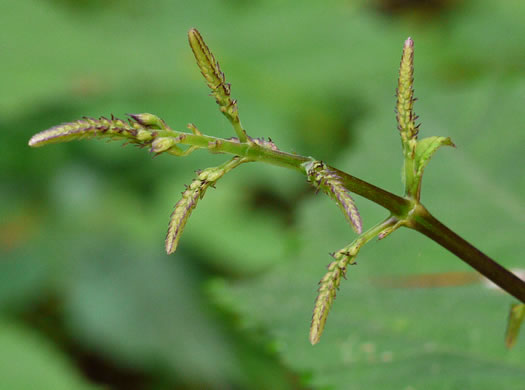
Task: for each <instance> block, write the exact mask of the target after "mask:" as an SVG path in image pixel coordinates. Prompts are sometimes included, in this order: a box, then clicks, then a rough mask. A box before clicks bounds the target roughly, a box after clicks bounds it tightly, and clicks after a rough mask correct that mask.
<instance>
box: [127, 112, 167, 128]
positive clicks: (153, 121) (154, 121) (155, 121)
mask: <svg viewBox="0 0 525 390" xmlns="http://www.w3.org/2000/svg"><path fill="white" fill-rule="evenodd" d="M128 115H129V116H130V117H132V118H133V119H134V120H135V121H136V122H138V123H140V124H141V125H142V126H145V127H150V128H153V129H160V130H166V129H167V127H168V126H167V125H166V122H164V121H163V120H162V119H160V118H159V117H158V116H156V115H153V114H149V113H143V114H128Z"/></svg>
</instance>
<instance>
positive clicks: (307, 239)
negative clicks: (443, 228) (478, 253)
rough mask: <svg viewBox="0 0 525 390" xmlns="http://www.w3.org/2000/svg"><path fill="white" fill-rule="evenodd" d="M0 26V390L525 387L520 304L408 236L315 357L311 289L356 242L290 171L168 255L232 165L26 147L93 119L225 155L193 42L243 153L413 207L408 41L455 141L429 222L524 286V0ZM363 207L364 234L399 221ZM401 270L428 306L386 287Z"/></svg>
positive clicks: (439, 123) (173, 4)
mask: <svg viewBox="0 0 525 390" xmlns="http://www.w3.org/2000/svg"><path fill="white" fill-rule="evenodd" d="M0 8H1V13H0V25H1V26H2V30H3V33H2V34H1V36H0V51H1V53H2V55H1V61H0V73H1V75H2V77H1V79H2V93H1V94H0V130H1V132H0V134H1V135H0V137H1V138H0V139H1V142H0V166H1V169H0V178H1V181H0V183H1V184H0V204H1V206H0V389H12V390H17V389H53V390H60V389H68V390H69V389H71V390H75V389H119V390H120V389H122V390H124V389H126V390H127V389H130V390H145V389H159V390H160V389H384V388H392V389H394V388H395V389H402V390H418V389H440V390H443V389H494V388H501V389H507V390H509V389H523V385H524V383H525V347H524V346H525V340H524V338H523V335H522V337H521V340H518V343H517V345H516V347H514V349H512V350H510V351H508V350H506V349H505V347H504V343H503V335H504V330H505V324H506V317H507V314H508V309H509V305H510V304H511V303H512V302H514V300H513V299H512V298H511V297H509V296H508V295H505V294H503V293H501V292H498V291H497V290H491V289H488V288H486V287H485V286H484V284H483V283H477V282H476V274H475V273H474V272H473V271H472V270H471V269H469V268H468V267H467V266H466V265H465V264H464V263H463V262H461V261H460V260H458V259H457V258H455V257H454V256H453V255H452V254H450V253H448V252H447V251H445V250H444V249H442V248H441V247H439V246H438V245H437V244H435V243H433V242H431V241H430V240H428V239H426V238H425V237H422V236H420V235H418V234H417V233H415V232H412V231H407V230H401V231H398V232H396V233H395V234H393V235H392V236H390V237H388V238H387V239H385V240H382V241H380V242H378V243H371V244H370V245H368V246H367V247H365V248H364V249H363V250H362V252H361V254H360V255H359V257H358V261H357V262H358V265H357V266H355V267H352V268H351V269H350V270H349V272H348V275H347V276H348V280H347V281H344V282H343V283H342V286H341V289H340V292H339V294H338V297H337V300H336V302H335V305H334V307H333V309H332V312H331V314H330V317H329V319H328V323H327V327H326V331H325V334H324V335H323V338H322V339H321V342H320V343H319V344H318V345H316V346H315V347H312V346H311V345H310V344H309V342H308V328H309V322H310V318H311V311H312V308H313V301H314V298H315V295H316V287H317V282H318V281H319V279H320V278H321V277H322V276H323V274H324V273H325V271H326V270H325V266H326V264H328V263H329V262H330V257H329V256H328V253H329V252H333V251H335V250H337V249H339V248H342V247H343V246H345V245H346V244H348V243H349V242H350V241H352V240H353V239H354V234H353V232H352V230H351V229H350V228H349V226H348V224H347V223H346V222H345V219H344V218H343V217H342V215H341V214H340V212H339V209H338V208H337V207H336V206H335V205H334V204H333V203H332V202H331V201H330V200H329V199H328V198H327V197H325V196H322V195H318V196H316V195H315V194H314V192H313V191H312V189H311V188H309V186H308V185H307V183H306V182H305V180H304V178H303V177H300V175H297V174H296V173H295V172H287V171H285V170H284V169H279V168H275V167H267V166H263V165H262V164H251V165H249V164H248V165H245V166H242V167H240V168H239V169H237V170H235V171H233V172H232V173H231V174H229V175H227V176H226V177H225V178H224V179H222V180H221V182H219V183H218V185H217V189H216V190H210V191H209V192H208V193H207V195H206V197H205V198H204V199H203V201H202V202H201V203H200V204H199V207H198V208H197V209H196V211H195V212H194V214H193V216H192V217H191V219H190V220H189V223H188V225H187V227H186V229H185V232H184V234H183V236H182V239H181V242H180V246H179V249H178V251H177V253H176V254H175V255H173V256H166V255H165V253H164V248H163V242H164V235H165V232H166V228H167V224H168V220H169V215H170V213H171V210H172V207H173V205H174V204H175V203H176V202H177V200H178V199H179V196H180V192H181V191H182V190H183V189H184V184H189V183H190V182H191V180H192V179H193V177H194V170H196V169H199V168H200V169H202V168H206V167H208V166H214V165H218V164H220V163H221V162H222V161H224V159H225V157H224V156H220V155H208V154H207V153H205V152H204V151H203V152H197V153H194V154H192V155H191V156H189V157H187V158H184V159H177V158H175V157H173V156H168V155H162V156H160V157H158V158H155V159H152V157H151V155H149V154H148V153H147V152H146V151H143V150H139V149H136V148H133V147H126V148H123V147H121V145H120V144H119V143H117V142H112V143H105V142H102V141H84V142H72V143H68V144H64V145H52V146H48V147H45V148H42V149H30V148H29V147H28V146H27V141H28V139H29V138H30V137H31V135H33V134H34V133H36V132H38V131H41V130H44V129H46V128H49V127H51V126H53V125H56V124H59V123H62V122H67V121H71V120H75V119H79V118H80V117H82V116H84V115H87V116H94V117H99V116H101V115H105V116H109V115H111V114H114V115H115V116H117V117H124V116H125V114H126V113H139V112H151V113H154V114H157V115H159V116H160V117H162V118H163V119H165V120H166V121H167V123H168V124H169V125H170V126H171V127H173V128H176V129H184V128H185V126H186V124H187V123H189V122H193V123H195V124H196V125H197V126H198V127H199V129H200V130H201V131H202V132H203V133H207V134H210V135H215V136H220V137H229V136H232V135H233V132H232V130H231V128H230V127H229V124H228V123H227V121H226V119H225V118H224V117H223V116H222V115H221V114H220V113H219V112H218V110H217V106H216V104H215V103H214V101H213V99H212V98H210V97H208V96H207V95H208V90H207V88H206V86H205V83H204V81H203V80H202V78H201V76H200V73H199V71H198V69H197V67H196V66H195V64H194V59H193V57H192V53H191V50H190V49H189V47H188V45H187V37H186V33H187V30H188V29H189V28H191V27H197V28H198V29H199V30H200V31H201V33H202V34H203V36H204V38H205V39H206V41H207V43H208V45H209V46H210V47H211V49H212V50H213V52H214V54H215V56H216V57H217V59H219V61H220V64H221V67H222V69H223V70H224V71H225V73H226V78H227V80H228V81H229V82H230V83H232V96H233V97H235V98H237V99H238V101H239V110H240V115H241V118H242V121H243V124H244V125H245V127H246V128H247V130H248V132H249V134H250V135H252V136H264V137H271V138H272V140H274V142H275V143H276V144H277V145H278V146H279V148H281V149H282V150H285V151H291V152H296V153H299V154H302V155H311V156H315V157H316V158H318V159H322V160H324V161H326V162H328V163H330V164H332V165H334V166H336V167H338V168H340V169H343V170H345V171H347V172H349V173H351V174H353V175H355V176H357V177H359V178H362V179H364V180H367V181H369V182H372V183H374V184H376V185H378V186H381V187H384V188H386V189H388V190H390V191H392V192H395V193H398V194H399V193H401V192H402V184H401V180H400V173H401V162H402V160H401V153H400V142H399V137H398V134H397V130H396V123H395V114H394V101H395V98H394V92H395V88H396V83H397V79H396V78H397V67H398V65H399V60H400V56H401V49H402V45H403V42H404V40H405V39H406V38H407V37H408V36H411V37H412V38H413V39H414V41H415V48H416V55H415V66H416V68H415V69H416V70H415V91H416V96H417V97H418V98H419V100H418V102H417V103H416V106H415V110H416V113H417V114H418V115H420V117H421V119H420V121H421V123H422V127H421V135H422V136H430V135H443V136H450V137H451V138H452V139H453V141H454V142H455V143H456V145H457V148H456V149H452V148H449V149H443V150H440V151H439V152H438V153H437V154H436V156H435V158H434V159H433V161H432V163H431V164H430V165H429V167H428V168H427V170H426V176H425V180H424V181H423V191H422V199H423V203H424V204H425V205H426V206H427V207H428V208H429V210H430V211H431V212H433V213H434V215H435V216H436V217H437V218H439V219H440V220H442V221H443V222H444V223H445V224H447V225H448V226H449V227H451V228H452V229H453V230H455V231H456V232H457V233H458V234H460V235H462V236H463V237H465V238H466V239H467V240H469V241H471V242H472V243H473V244H474V245H476V246H477V247H478V248H480V249H481V250H482V251H484V252H486V253H487V254H488V255H490V256H492V257H494V258H495V259H496V260H498V261H499V262H500V263H501V264H503V265H505V266H507V267H513V268H520V267H521V268H525V265H524V263H523V253H525V245H524V241H523V237H522V236H523V231H524V226H525V220H524V218H525V212H524V211H525V206H524V201H523V193H524V191H525V179H524V175H523V166H524V158H523V145H524V142H525V136H524V126H523V124H524V123H525V122H524V120H523V105H524V102H525V33H524V26H525V6H524V5H523V3H522V2H521V1H517V0H507V1H495V0H494V1H489V0H464V1H460V0H432V1H431V0H428V1H415V0H413V1H409V0H368V1H364V0H362V1H359V0H354V1H349V0H328V1H323V2H317V1H304V0H303V1H288V2H279V1H275V0H254V1H242V0H221V1H218V0H201V1H199V2H188V1H173V0H172V1H169V0H157V1H154V2H144V1H138V0H136V1H135V0H113V1H102V0H91V1H88V0H82V1H81V0H20V1H6V2H3V3H2V6H1V7H0ZM356 201H357V204H358V206H359V207H360V210H361V213H362V215H363V220H364V225H365V228H368V227H370V226H372V225H374V224H375V223H376V222H378V221H379V220H380V219H382V218H383V217H385V216H386V215H387V214H386V212H385V211H384V210H383V209H381V208H380V207H379V206H376V205H375V204H373V203H371V202H369V201H367V200H366V199H362V198H359V197H356ZM420 275H433V277H425V276H420ZM407 276H409V277H410V278H415V279H410V280H417V281H419V282H418V283H416V284H418V285H420V286H422V287H423V288H409V287H410V286H411V285H412V284H414V283H407V285H406V286H405V285H404V284H403V283H396V282H395V281H396V280H401V281H403V280H405V279H403V278H406V277H407ZM449 276H450V277H449ZM452 277H454V278H456V279H451V278H452ZM436 278H437V279H436ZM382 280H383V281H385V280H387V281H388V280H389V281H390V282H392V281H394V282H393V283H389V282H384V283H383V282H381V281H382ZM426 280H431V281H433V282H428V283H427V282H426ZM436 280H438V281H441V282H439V283H435V281H436ZM451 280H452V282H451ZM473 280H474V283H468V282H472V281H473ZM378 281H379V282H378ZM454 281H456V282H454ZM435 284H437V285H447V284H456V286H454V287H442V288H430V286H431V285H435ZM409 285H410V286H409ZM392 286H395V287H392Z"/></svg>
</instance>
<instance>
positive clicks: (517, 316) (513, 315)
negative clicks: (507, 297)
mask: <svg viewBox="0 0 525 390" xmlns="http://www.w3.org/2000/svg"><path fill="white" fill-rule="evenodd" d="M523 320H525V303H515V304H513V305H512V306H511V308H510V313H509V322H508V324H507V332H506V334H505V344H506V345H507V348H512V347H513V346H514V344H516V340H517V339H518V335H519V333H520V327H521V325H522V323H523Z"/></svg>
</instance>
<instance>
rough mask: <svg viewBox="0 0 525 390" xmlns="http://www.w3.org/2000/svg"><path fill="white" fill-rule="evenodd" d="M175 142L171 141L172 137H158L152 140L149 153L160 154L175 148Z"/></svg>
mask: <svg viewBox="0 0 525 390" xmlns="http://www.w3.org/2000/svg"><path fill="white" fill-rule="evenodd" d="M176 143H177V141H175V139H173V138H172V137H158V138H155V139H154V140H153V142H152V143H151V152H153V153H157V154H159V153H162V152H165V151H166V150H168V149H170V148H172V147H173V146H175V144H176Z"/></svg>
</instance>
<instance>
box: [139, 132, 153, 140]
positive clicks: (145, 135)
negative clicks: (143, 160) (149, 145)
mask: <svg viewBox="0 0 525 390" xmlns="http://www.w3.org/2000/svg"><path fill="white" fill-rule="evenodd" d="M152 138H153V135H151V132H150V131H148V130H144V129H138V130H137V139H138V140H139V141H141V142H145V141H150V140H151V139H152Z"/></svg>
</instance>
